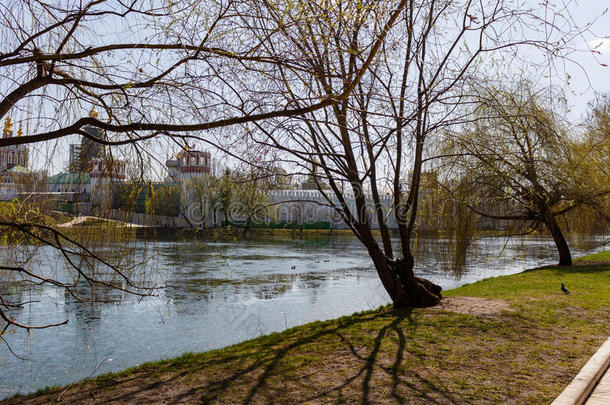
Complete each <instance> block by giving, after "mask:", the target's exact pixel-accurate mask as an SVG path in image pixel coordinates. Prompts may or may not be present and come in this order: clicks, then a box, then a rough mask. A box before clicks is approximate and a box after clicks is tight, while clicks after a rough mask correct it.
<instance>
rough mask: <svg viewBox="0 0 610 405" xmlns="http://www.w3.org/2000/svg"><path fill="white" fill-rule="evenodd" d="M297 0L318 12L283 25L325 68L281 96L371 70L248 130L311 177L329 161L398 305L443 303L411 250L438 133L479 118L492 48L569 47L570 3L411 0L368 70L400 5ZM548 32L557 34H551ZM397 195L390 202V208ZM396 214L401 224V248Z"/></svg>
mask: <svg viewBox="0 0 610 405" xmlns="http://www.w3.org/2000/svg"><path fill="white" fill-rule="evenodd" d="M296 3H298V4H299V6H300V7H302V8H303V10H306V11H305V12H306V13H312V14H314V13H317V14H319V15H320V18H318V19H315V20H312V21H310V22H309V23H308V24H304V25H303V24H296V23H295V22H294V21H292V20H291V19H290V18H287V17H286V13H283V12H282V11H283V10H281V9H279V10H273V11H274V12H273V13H272V14H271V17H272V18H273V19H274V24H275V25H274V27H275V28H276V29H278V30H284V31H286V32H287V35H288V36H289V38H290V39H291V40H292V41H293V43H294V47H295V48H297V49H303V50H304V51H303V53H304V54H306V55H307V58H306V59H305V60H304V63H306V64H307V66H308V67H309V69H311V70H314V71H315V72H316V75H314V76H313V77H311V76H306V77H302V79H301V80H300V81H299V82H298V83H293V82H290V83H287V82H286V81H285V80H284V77H285V75H282V74H280V75H279V76H278V77H276V81H277V83H278V84H277V86H278V87H279V86H281V85H283V87H282V89H283V94H285V95H286V96H287V98H288V99H290V100H294V101H293V103H294V104H295V105H301V103H302V102H301V101H300V100H299V97H298V94H300V92H301V91H302V90H303V89H307V91H309V93H310V94H311V97H312V98H318V99H324V98H326V97H328V96H330V95H331V94H335V93H342V92H343V91H344V89H346V88H347V87H348V86H349V85H350V83H351V82H352V79H353V78H354V77H357V75H359V74H362V72H363V71H366V75H365V76H364V77H363V79H362V80H361V81H359V83H358V85H357V86H356V91H355V92H353V93H350V96H349V97H346V98H344V99H341V100H338V101H337V103H335V104H333V105H332V106H329V107H328V108H325V109H324V110H319V111H312V112H310V113H307V114H303V115H301V116H299V117H298V118H292V119H285V120H274V121H273V122H274V123H275V126H271V125H270V122H265V123H255V126H256V129H251V130H250V132H249V137H250V139H251V140H253V141H255V142H258V143H260V144H263V145H266V146H269V147H273V148H276V149H278V150H281V151H283V152H284V153H285V159H286V161H287V162H289V163H291V164H294V165H296V166H297V167H299V168H300V169H299V170H300V171H302V173H307V174H310V173H311V172H312V171H311V166H312V165H314V166H317V167H318V168H319V172H320V174H318V175H317V178H318V179H319V180H322V179H323V180H324V181H325V183H327V184H328V185H329V186H330V187H331V190H330V191H326V190H324V189H323V188H322V187H318V188H319V190H320V192H321V193H322V194H323V195H324V196H325V197H326V201H327V205H329V206H331V207H333V208H334V209H335V210H336V211H337V212H339V213H340V215H341V216H342V218H343V220H344V221H345V223H346V224H347V225H348V226H349V228H350V229H351V230H352V231H353V232H354V234H355V235H356V236H357V237H358V239H359V240H360V241H361V242H362V244H363V245H364V246H365V248H366V249H367V251H368V253H369V255H370V257H371V259H372V261H373V263H374V266H375V268H376V270H377V273H378V275H379V277H380V279H381V281H382V283H383V285H384V287H385V288H386V290H387V291H388V293H389V295H390V297H391V299H392V301H393V303H394V305H395V306H397V307H407V306H430V305H435V304H436V303H438V302H439V300H440V299H441V294H440V291H441V288H440V287H439V286H437V285H434V284H433V283H431V282H429V281H427V280H424V279H421V278H418V277H416V276H415V274H414V271H413V269H414V264H415V263H414V257H413V253H412V247H411V244H412V240H413V237H414V230H415V227H416V219H417V215H418V198H419V192H420V186H421V182H422V168H423V167H424V164H425V163H426V162H428V161H432V160H433V159H435V157H434V156H433V154H432V152H430V151H429V146H430V145H431V144H434V142H433V141H434V139H435V138H436V135H437V134H440V133H442V132H443V131H444V130H446V129H447V128H449V127H451V126H453V125H457V124H459V123H462V122H464V121H467V120H469V119H471V118H470V117H469V116H468V115H463V111H464V108H463V106H464V105H466V104H468V103H472V102H473V97H471V95H470V94H469V93H468V86H466V84H467V83H469V82H470V81H473V80H477V78H478V77H480V76H481V75H480V72H481V71H485V70H488V69H490V66H494V63H495V62H496V61H498V60H499V59H494V57H493V56H494V55H496V56H497V57H499V56H503V57H506V58H508V59H507V60H510V61H511V62H512V63H518V62H519V60H520V59H521V56H520V52H525V51H527V52H530V54H529V56H528V58H529V59H532V58H531V55H533V54H535V53H537V52H542V53H546V55H551V56H552V55H560V54H561V52H562V48H561V47H559V46H558V43H557V42H556V41H557V40H558V39H560V38H562V37H563V38H564V39H565V38H570V36H571V35H572V34H573V33H572V32H567V31H563V32H560V30H558V29H557V25H555V24H554V21H555V20H556V19H562V17H561V14H560V11H564V10H553V9H552V6H551V5H550V4H548V2H545V3H544V4H541V5H539V6H538V8H529V9H525V8H524V7H525V6H524V5H523V4H521V3H519V2H513V1H508V0H486V1H481V2H473V1H467V0H465V1H457V0H455V1H452V0H444V1H436V0H426V1H417V2H416V1H408V2H407V6H406V8H405V9H404V11H403V12H402V14H401V18H400V24H397V25H396V27H394V29H393V30H392V32H391V33H390V34H389V35H388V38H387V40H386V41H385V42H384V44H383V49H382V51H381V52H380V53H379V54H378V55H377V57H376V58H375V60H374V62H373V63H371V64H370V65H368V66H366V65H365V64H364V63H363V62H364V61H365V59H364V58H363V55H365V54H366V50H367V46H368V44H369V43H370V42H371V39H370V38H371V36H373V35H375V33H376V24H377V23H376V21H384V20H385V19H386V17H384V16H386V15H388V14H389V13H391V12H392V11H393V6H394V3H393V2H391V1H375V2H372V1H370V2H360V1H359V2H350V1H347V2H340V3H336V2H322V3H310V2H296ZM516 27H519V28H517V29H516ZM546 28H548V30H546V33H547V35H546V36H545V35H541V34H540V31H544V30H545V29H546ZM322 32H324V33H326V35H327V37H326V38H325V39H324V40H321V41H315V42H312V41H309V40H308V38H310V37H312V36H317V37H323V36H322V35H320V34H318V33H322ZM564 36H565V37H564ZM561 43H563V42H561ZM496 66H498V65H496ZM496 69H498V68H496ZM278 71H279V72H280V73H282V72H283V71H284V68H283V67H282V66H280V67H278ZM388 194H389V195H390V196H391V198H392V203H391V206H390V207H385V206H384V204H382V199H383V198H384V197H385V196H387V195H388ZM352 203H353V204H352ZM389 216H394V217H395V219H396V222H397V224H398V233H399V246H398V251H396V250H395V246H393V244H392V240H391V234H390V230H389V226H388V222H389V221H388V218H389ZM374 222H377V223H378V224H379V230H380V237H379V238H378V237H376V236H375V234H374V233H373V227H374Z"/></svg>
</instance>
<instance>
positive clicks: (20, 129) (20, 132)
mask: <svg viewBox="0 0 610 405" xmlns="http://www.w3.org/2000/svg"><path fill="white" fill-rule="evenodd" d="M17 136H23V125H21V122H20V123H19V129H18V130H17Z"/></svg>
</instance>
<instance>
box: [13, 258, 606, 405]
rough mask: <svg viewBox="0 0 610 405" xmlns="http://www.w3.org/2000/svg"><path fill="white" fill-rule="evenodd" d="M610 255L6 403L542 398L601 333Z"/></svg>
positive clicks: (551, 394) (565, 379)
mask: <svg viewBox="0 0 610 405" xmlns="http://www.w3.org/2000/svg"><path fill="white" fill-rule="evenodd" d="M609 260H610V253H606V254H602V255H598V256H590V257H587V258H584V259H583V260H581V261H579V262H577V264H576V265H575V266H573V267H569V268H554V267H548V268H540V269H534V270H528V271H525V272H523V273H520V274H516V275H512V276H505V277H498V278H491V279H487V280H483V281H479V282H477V283H474V284H470V285H467V286H464V287H461V288H458V289H455V290H452V291H447V292H446V293H445V296H446V297H448V299H447V302H449V303H452V304H451V305H452V306H449V305H448V306H445V307H443V308H435V309H414V310H406V311H396V310H392V309H391V308H389V307H385V308H380V309H378V310H375V311H370V312H363V313H360V314H354V315H351V316H346V317H342V318H339V319H336V320H332V321H327V322H314V323H310V324H307V325H304V326H300V327H296V328H292V329H289V330H286V331H284V332H282V333H276V334H271V335H269V336H264V337H261V338H258V339H254V340H251V341H247V342H244V343H241V344H238V345H235V346H231V347H228V348H225V349H221V350H214V351H211V352H207V353H203V354H185V355H183V356H182V357H179V358H176V359H172V360H167V361H162V362H157V363H148V364H145V365H142V366H140V367H137V368H133V369H129V370H126V371H125V372H122V373H118V374H109V375H105V376H102V377H99V378H97V379H95V380H91V381H87V382H84V383H81V384H78V385H73V386H70V387H67V388H53V389H49V390H47V391H45V392H42V393H38V394H35V395H32V396H27V397H16V398H13V399H11V400H9V401H8V403H32V404H42V403H49V402H57V400H58V398H59V400H60V402H61V403H63V402H65V403H94V402H97V401H100V402H105V401H109V402H123V403H219V404H225V403H269V402H271V403H282V404H283V403H328V402H330V403H426V404H428V403H441V404H444V403H459V404H464V403H476V404H481V403H490V404H492V403H498V402H510V403H522V404H534V403H549V402H551V401H552V399H553V398H555V397H556V396H557V395H558V394H559V393H560V392H561V391H562V390H563V388H564V387H565V386H566V385H567V384H568V383H569V382H570V381H571V379H572V378H573V377H574V376H575V375H576V373H577V372H578V370H579V369H580V368H581V367H582V366H583V365H584V364H585V363H586V361H587V360H588V358H589V357H590V356H591V355H592V354H593V353H594V352H595V350H596V349H597V348H598V347H599V345H600V344H601V343H602V342H603V341H604V340H605V339H606V338H607V337H608V336H609V335H610V323H609V322H608V319H609V318H610V288H609V287H610V266H609V265H607V264H605V262H607V261H609ZM596 261H599V262H596ZM561 282H563V283H565V284H566V285H567V287H568V288H569V289H570V290H571V291H572V294H571V295H563V294H562V293H561V291H560V289H559V288H560V283H561ZM465 296H466V297H479V298H480V299H476V298H469V299H465V298H460V297H465ZM354 299H358V298H357V297H354ZM453 311H457V312H453ZM202 338H204V337H202Z"/></svg>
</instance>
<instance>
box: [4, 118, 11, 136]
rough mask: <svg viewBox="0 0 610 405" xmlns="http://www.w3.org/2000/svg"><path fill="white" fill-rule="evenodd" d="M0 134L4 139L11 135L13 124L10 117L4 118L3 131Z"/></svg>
mask: <svg viewBox="0 0 610 405" xmlns="http://www.w3.org/2000/svg"><path fill="white" fill-rule="evenodd" d="M2 134H3V135H4V137H5V138H7V137H9V136H11V135H13V122H12V121H11V117H6V120H4V131H3V132H2Z"/></svg>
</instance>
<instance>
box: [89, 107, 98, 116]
mask: <svg viewBox="0 0 610 405" xmlns="http://www.w3.org/2000/svg"><path fill="white" fill-rule="evenodd" d="M99 115H100V113H98V112H97V110H96V109H95V107H93V108H92V109H91V111H89V116H90V117H91V118H97V117H99Z"/></svg>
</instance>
